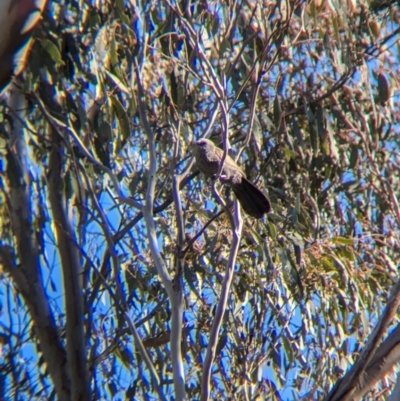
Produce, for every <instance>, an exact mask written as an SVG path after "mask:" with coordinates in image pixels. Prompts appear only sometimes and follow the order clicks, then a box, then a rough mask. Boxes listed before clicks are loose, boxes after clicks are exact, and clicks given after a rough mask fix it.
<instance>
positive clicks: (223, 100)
mask: <svg viewBox="0 0 400 401" xmlns="http://www.w3.org/2000/svg"><path fill="white" fill-rule="evenodd" d="M367 6H368V4H367V3H366V2H364V1H363V0H361V1H359V2H355V1H352V0H349V1H346V0H341V1H337V2H324V1H321V0H315V1H310V2H308V3H307V2H302V1H290V2H280V1H277V2H265V1H261V0H257V1H253V2H246V1H239V2H233V1H232V2H222V1H217V2H205V1H199V2H185V1H182V2H180V3H176V4H175V3H170V2H169V1H164V2H161V1H143V2H135V1H131V2H128V1H127V2H124V1H121V0H116V1H111V0H109V1H105V0H102V1H99V2H92V3H91V4H90V3H89V2H77V1H66V2H64V1H50V2H49V4H48V5H47V8H46V10H45V11H44V14H43V21H42V23H41V26H40V27H39V28H38V29H37V30H36V32H35V41H34V44H33V46H32V49H31V52H30V56H29V61H28V65H27V68H26V70H25V71H24V74H23V76H22V78H23V79H21V80H20V81H19V85H20V90H21V91H22V93H23V94H24V99H25V100H24V101H26V103H24V104H25V106H24V108H23V109H24V110H23V115H21V114H20V110H16V109H13V107H12V104H10V102H9V101H8V100H7V97H4V99H3V103H2V125H1V128H2V134H1V135H2V142H3V146H2V147H1V149H2V156H4V158H3V160H4V162H3V172H2V183H1V189H2V195H1V204H0V207H1V209H2V220H1V225H2V233H3V235H2V241H1V244H2V248H3V251H2V261H3V265H4V266H3V269H4V270H5V271H6V272H8V273H9V274H4V275H3V276H2V287H1V291H2V305H3V309H2V313H3V317H4V319H3V323H2V325H1V335H0V338H1V339H2V342H1V343H2V356H1V359H0V363H1V366H2V371H3V372H5V373H2V386H1V391H2V392H3V394H2V395H1V396H0V398H4V399H11V398H15V399H20V398H24V397H28V396H29V397H30V398H37V399H39V398H40V397H42V398H48V399H52V398H54V397H55V394H56V393H57V395H58V397H60V394H59V392H58V390H57V388H56V386H55V384H54V377H52V376H51V367H49V361H48V360H47V359H46V356H45V354H44V352H45V351H44V350H43V343H42V341H43V340H42V338H41V337H40V335H39V334H38V331H35V329H34V327H35V326H37V325H38V323H37V321H36V320H35V317H34V316H35V313H34V311H33V309H32V308H31V307H30V304H29V297H28V296H27V295H26V294H27V293H28V292H24V291H23V290H21V284H19V282H18V274H19V273H15V269H19V270H18V271H21V270H22V271H24V269H25V268H26V263H27V261H26V260H25V257H24V252H25V251H26V247H25V245H26V244H27V242H26V241H28V242H29V244H31V245H32V247H33V248H32V249H36V250H37V255H38V261H39V263H38V268H39V269H40V271H39V272H37V277H38V278H37V279H35V280H37V281H35V284H38V285H43V288H44V290H45V291H44V293H45V295H46V299H45V300H42V301H43V302H45V304H46V305H47V306H46V307H47V308H48V310H49V311H50V312H49V313H50V315H51V319H50V320H49V322H50V323H49V324H50V325H54V329H55V330H54V332H55V334H54V336H56V337H57V341H58V342H59V345H55V347H56V348H57V349H59V350H60V352H61V351H62V352H65V353H66V354H67V356H68V357H67V359H68V360H69V356H70V352H71V351H70V350H68V348H67V346H66V344H67V341H66V335H67V336H68V333H67V334H65V330H67V325H68V319H69V317H68V316H70V315H69V312H68V311H67V310H66V308H67V307H68V305H69V302H72V300H73V299H74V297H75V296H76V297H77V299H79V297H80V295H79V294H76V293H75V294H74V293H71V291H72V290H71V289H70V287H69V285H70V284H71V283H70V280H74V277H75V280H77V277H76V275H74V274H72V275H71V278H70V279H68V280H67V279H66V277H68V276H66V272H65V270H68V269H65V263H66V259H68V257H69V256H68V255H69V253H68V251H66V253H65V254H63V253H62V249H61V248H62V246H63V245H64V244H65V243H66V242H68V241H72V243H73V244H74V246H73V247H72V248H73V249H75V250H79V255H78V258H77V261H78V266H76V265H75V264H73V265H74V267H75V268H76V269H77V271H78V272H79V276H78V278H79V280H80V281H81V282H80V283H78V282H77V283H75V284H73V285H72V287H71V288H75V289H76V288H79V286H81V287H82V290H83V300H82V302H83V304H82V315H81V317H79V308H78V316H77V319H78V320H79V319H83V320H82V324H83V326H82V330H83V335H84V347H85V349H86V358H87V359H86V361H84V363H86V362H87V369H88V373H89V375H90V376H89V377H90V386H91V392H92V394H94V397H95V398H96V399H112V397H114V396H115V397H116V396H117V395H118V397H120V398H121V397H122V398H127V399H157V398H158V397H160V392H161V393H163V394H164V395H165V397H166V398H168V399H169V398H171V397H172V396H173V395H174V391H175V390H174V385H173V367H172V361H171V359H172V358H171V346H170V343H169V340H170V338H171V336H170V333H171V315H173V313H174V308H173V307H171V303H170V301H169V300H170V292H168V290H167V289H166V286H165V283H166V281H165V280H167V279H166V278H165V277H162V275H161V276H160V268H159V267H158V265H157V261H156V260H155V258H154V255H155V253H154V251H153V250H154V248H152V246H158V247H159V249H160V252H161V253H160V257H161V258H162V264H163V266H164V267H165V268H166V271H167V272H168V273H169V274H170V275H171V276H173V277H176V283H177V284H176V285H178V287H179V283H180V282H179V277H180V275H179V274H180V273H182V274H183V282H182V285H183V287H182V291H183V298H184V315H183V326H182V335H183V337H182V343H181V346H182V356H183V364H184V370H185V382H186V393H187V398H188V399H198V398H199V397H200V393H201V389H202V388H203V389H204V387H202V377H203V374H204V372H203V366H204V361H205V358H206V348H207V345H208V343H209V338H210V337H209V335H210V331H211V327H212V324H213V321H214V318H215V316H216V311H217V304H218V302H219V300H220V296H221V291H222V288H223V285H224V284H223V283H224V277H225V274H226V269H227V265H228V264H229V260H230V255H231V253H230V252H231V245H232V242H233V240H232V236H233V232H232V226H231V220H230V219H229V217H228V216H227V214H226V213H220V211H221V210H222V209H221V206H220V205H219V204H218V202H216V201H215V200H214V198H213V195H212V193H211V185H210V182H207V181H206V180H205V179H204V177H202V176H200V175H198V174H196V173H195V167H194V168H192V164H191V162H192V160H191V158H190V154H191V153H190V144H191V142H192V141H193V140H195V139H198V138H201V137H202V136H203V135H204V134H205V133H206V131H207V132H211V134H212V135H213V137H214V138H215V140H216V142H221V141H222V139H224V140H226V139H227V137H226V134H227V133H229V141H230V144H231V145H232V148H233V149H234V150H236V151H237V152H236V154H239V153H240V152H241V157H240V160H239V162H240V164H241V165H242V167H243V169H244V170H245V171H246V174H247V176H248V177H249V178H251V179H252V180H253V181H255V182H257V185H258V186H259V187H261V188H263V189H264V190H265V192H266V193H268V194H269V197H270V199H271V201H272V205H273V212H272V213H270V214H269V215H268V217H267V218H265V219H264V220H260V221H255V220H254V219H252V218H249V217H247V216H243V219H244V225H243V232H242V236H241V241H240V247H239V251H238V254H237V258H236V261H235V264H234V269H235V272H234V276H233V281H232V286H231V288H230V292H229V298H228V306H227V308H226V310H225V311H224V315H223V322H222V326H221V330H220V332H219V334H220V337H219V339H218V343H217V346H216V358H215V361H214V364H213V365H212V375H211V395H210V397H211V399H218V397H222V398H223V399H244V400H247V399H248V400H250V399H257V397H266V398H268V399H303V398H304V399H310V400H313V399H322V398H323V397H324V396H326V395H327V394H328V393H329V391H330V390H331V389H332V387H333V386H334V384H335V383H336V382H337V380H338V379H339V378H340V377H342V376H343V374H344V373H345V372H346V371H347V370H348V369H349V368H350V367H351V366H352V365H353V363H354V362H355V361H356V359H357V357H358V355H359V353H360V351H361V349H362V348H363V345H364V343H365V341H366V339H367V337H368V335H369V334H370V333H371V331H372V329H373V327H374V326H375V325H376V323H377V322H378V320H379V318H380V315H381V313H382V310H383V308H384V307H385V305H386V304H387V301H388V298H389V295H390V291H391V289H392V287H393V284H394V283H396V282H397V277H398V271H397V265H398V263H399V256H398V255H399V247H400V243H399V235H398V232H399V223H400V209H399V205H398V201H397V198H398V195H399V189H400V182H399V135H398V134H399V125H398V124H399V118H400V113H399V99H398V96H397V90H398V86H399V78H398V77H399V76H400V75H399V64H398V61H397V59H398V57H397V53H398V49H396V47H395V46H391V45H392V42H393V41H395V40H396V37H391V38H390V39H391V41H390V40H387V39H388V38H389V36H390V34H391V32H390V31H389V28H388V26H389V23H387V22H390V21H393V22H394V23H396V24H397V23H398V18H399V14H398V12H397V11H393V13H392V14H391V16H390V18H389V21H385V24H383V22H382V21H379V20H377V19H375V17H374V16H373V15H371V14H370V13H369V11H368V7H367ZM386 23H387V25H386ZM16 116H19V119H18V118H17V117H16ZM16 122H19V123H20V124H22V126H23V128H24V133H23V136H21V137H19V139H18V140H17V143H18V144H20V145H19V146H20V147H19V148H18V149H16V147H15V146H14V143H15V135H21V134H18V133H17V134H15V132H14V131H15V126H16ZM13 133H14V134H13ZM151 134H152V135H154V141H153V139H152V138H151ZM152 141H153V142H154V148H155V151H156V152H155V155H154V154H153V153H152V143H153V142H152ZM13 146H14V147H13ZM21 146H22V147H23V148H24V149H23V151H21ZM221 146H222V145H221ZM153 156H155V159H152V157H153ZM56 157H57V159H55V158H56ZM152 163H153V164H152ZM155 163H156V164H155ZM21 166H22V167H21ZM150 166H156V174H155V175H153V174H152V171H151V170H150V168H151V167H150ZM24 168H25V169H26V172H25V173H24V172H23V171H22V170H23V169H24ZM19 169H22V170H21V171H22V172H21V171H20V170H19ZM55 175H56V176H57V177H58V178H57V180H56V181H57V182H54V180H55V178H54V177H55ZM21 177H24V179H25V180H26V181H25V184H26V185H25V184H24V185H25V186H24V185H22V184H21V182H20V181H19V180H20V179H22V178H21ZM154 179H155V184H154V185H155V186H154V188H152V182H153V180H154ZM20 184H21V185H22V187H23V188H24V191H27V197H26V198H25V199H29V202H30V204H26V206H27V210H29V217H27V220H26V224H27V225H28V226H29V227H28V229H23V230H20V229H19V228H18V227H16V221H17V220H18V218H19V217H20V209H17V208H16V206H15V205H16V204H17V203H15V202H17V201H15V199H21V196H22V195H18V194H17V192H16V191H17V189H18V188H20V187H19V185H20ZM176 185H178V186H179V187H180V192H179V197H180V202H181V204H182V210H183V217H184V237H183V238H182V239H179V236H180V235H181V231H180V230H181V229H180V226H179V219H180V214H181V212H182V210H180V207H179V202H178V200H179V199H178V198H177V197H176V193H175V197H174V188H176ZM18 190H19V189H18ZM222 193H223V194H225V192H224V191H223V192H222ZM226 195H227V196H230V194H229V191H226ZM14 196H15V198H14ZM18 196H19V198H18ZM52 196H53V201H52ZM149 196H154V208H153V216H154V217H153V219H152V220H153V223H154V224H155V227H156V235H157V237H156V242H155V244H153V245H151V238H150V237H149V232H151V224H150V222H149V221H148V219H147V218H143V217H146V211H145V209H143V207H144V205H145V204H147V206H149ZM57 204H58V205H61V208H60V209H57ZM150 205H151V204H150ZM56 210H61V212H62V210H64V211H65V218H66V225H64V224H62V221H64V220H63V218H60V219H57V217H56ZM61 215H62V213H61ZM18 221H19V220H18ZM68 227H70V231H69V228H68ZM202 228H205V229H204V230H202ZM198 234H199V235H198ZM22 235H24V236H25V237H24V238H25V240H22V239H21V238H22V237H21V236H22ZM63 235H64V237H63ZM63 238H64V239H63ZM72 248H70V249H72ZM5 250H7V251H5ZM183 255H184V256H185V258H184V264H183V267H179V263H178V262H179V260H181V259H182V256H183ZM10 266H13V267H12V268H10ZM61 266H64V270H62V268H61ZM176 266H178V268H177V267H176ZM180 268H182V271H179V269H180ZM176 269H178V275H177V276H175V274H176ZM61 271H63V274H64V279H62V278H61ZM161 273H162V271H161ZM23 274H24V273H23ZM27 277H28V276H27ZM74 285H75V287H74ZM27 291H28V290H27ZM68 296H70V298H68ZM69 299H70V300H71V301H69ZM30 302H33V303H35V299H32V298H31V299H30ZM79 302H80V301H79V300H78V301H77V303H78V304H79ZM127 311H129V313H128V314H127V313H126V312H127ZM71 313H72V312H71ZM128 315H129V316H130V317H131V319H132V322H131V323H134V327H133V329H132V325H129V324H128V323H129V318H128ZM395 323H396V322H395V321H394V320H393V321H392V322H391V324H392V325H394V324H395ZM78 326H79V323H77V327H78ZM135 329H136V330H137V333H138V335H139V337H138V338H140V339H141V341H140V340H138V339H136V340H134V335H133V332H132V330H133V331H134V330H135ZM78 331H79V330H78ZM140 343H141V344H142V345H143V346H144V348H145V349H146V350H147V353H148V355H149V357H150V361H151V363H152V365H153V366H154V368H155V371H156V372H157V374H158V376H159V380H160V383H159V386H160V388H159V389H157V386H156V385H155V383H154V380H152V378H151V375H150V373H149V370H148V365H147V364H146V361H145V360H144V356H143V353H140V352H139V351H140ZM77 363H78V362H77ZM46 366H47V367H46ZM82 369H83V370H84V367H82ZM83 377H84V375H83ZM393 377H394V376H393ZM393 377H392V376H387V379H386V380H385V381H379V382H378V384H377V385H375V386H374V387H373V389H371V390H370V392H369V393H368V396H367V397H368V398H366V399H374V400H375V399H380V398H379V397H382V395H384V394H386V392H387V391H389V389H390V388H392V387H393ZM72 381H73V380H72ZM104 383H107V385H106V386H104ZM203 386H204V384H203ZM175 388H176V387H175ZM160 389H161V390H160ZM367 390H368V388H367V389H366V391H367ZM82 391H83V393H84V390H82ZM157 392H158V394H157ZM82 399H83V398H82Z"/></svg>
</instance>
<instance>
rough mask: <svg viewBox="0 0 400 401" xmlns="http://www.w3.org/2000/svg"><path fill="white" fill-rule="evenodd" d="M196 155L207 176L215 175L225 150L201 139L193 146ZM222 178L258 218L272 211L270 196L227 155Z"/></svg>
mask: <svg viewBox="0 0 400 401" xmlns="http://www.w3.org/2000/svg"><path fill="white" fill-rule="evenodd" d="M193 153H194V157H195V159H196V164H197V167H198V168H199V170H200V171H201V172H202V173H203V174H204V175H205V176H207V177H211V178H212V177H214V176H215V175H216V174H217V172H218V167H219V165H220V163H221V160H222V156H223V155H224V151H223V150H222V149H220V148H217V147H216V146H215V145H214V144H213V143H212V142H211V141H210V140H208V139H200V140H199V141H197V142H196V143H195V144H194V147H193ZM220 180H221V181H222V182H223V183H225V184H227V185H229V186H230V187H231V188H232V189H233V192H234V193H235V195H236V198H237V199H238V201H239V202H240V205H241V206H242V208H243V210H244V211H245V212H246V213H247V214H249V215H250V216H253V217H255V218H257V219H260V218H261V217H262V216H263V215H264V214H265V213H268V212H270V210H271V204H270V202H269V200H268V198H267V197H266V196H265V195H264V194H263V193H262V192H261V191H260V190H259V189H258V188H257V187H256V186H255V185H254V184H253V183H252V182H250V181H249V180H248V179H247V178H246V176H245V174H244V172H243V171H242V170H241V169H240V167H239V166H238V165H237V164H236V163H235V162H234V161H233V160H232V159H231V158H230V157H229V156H228V155H227V156H226V159H225V162H224V168H223V170H222V172H221V176H220Z"/></svg>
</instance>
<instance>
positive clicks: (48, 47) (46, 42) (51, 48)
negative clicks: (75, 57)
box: [40, 38, 65, 65]
mask: <svg viewBox="0 0 400 401" xmlns="http://www.w3.org/2000/svg"><path fill="white" fill-rule="evenodd" d="M40 44H41V45H42V47H43V49H44V50H45V51H46V53H47V54H48V55H49V56H50V58H51V59H52V60H53V61H54V62H55V63H56V64H57V65H65V63H64V61H63V59H62V57H61V53H60V50H59V49H58V47H57V46H56V45H55V44H54V43H53V42H52V41H51V40H50V39H46V38H44V39H42V40H41V41H40Z"/></svg>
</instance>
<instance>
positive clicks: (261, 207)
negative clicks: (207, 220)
mask: <svg viewBox="0 0 400 401" xmlns="http://www.w3.org/2000/svg"><path fill="white" fill-rule="evenodd" d="M232 189H233V192H235V195H236V198H237V199H238V201H239V203H240V205H241V206H242V208H243V210H244V211H245V212H246V213H247V214H249V215H250V216H253V217H255V218H257V219H260V218H261V217H262V216H263V215H264V214H265V213H268V212H270V211H271V203H270V201H269V199H268V198H267V197H266V196H265V195H264V194H263V193H262V192H261V191H260V190H259V189H258V188H257V187H256V186H255V185H254V184H253V183H252V182H250V181H249V180H248V179H246V178H245V177H243V178H242V182H241V183H240V184H236V185H234V186H232Z"/></svg>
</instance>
